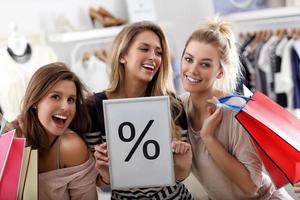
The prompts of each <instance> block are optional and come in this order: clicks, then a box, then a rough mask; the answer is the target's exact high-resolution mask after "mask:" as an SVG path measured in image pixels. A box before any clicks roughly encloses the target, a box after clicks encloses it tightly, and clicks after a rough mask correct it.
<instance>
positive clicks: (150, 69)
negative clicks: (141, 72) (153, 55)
mask: <svg viewBox="0 0 300 200" xmlns="http://www.w3.org/2000/svg"><path fill="white" fill-rule="evenodd" d="M142 68H143V69H146V70H147V71H151V72H153V71H154V69H155V65H153V64H148V63H145V64H142Z"/></svg>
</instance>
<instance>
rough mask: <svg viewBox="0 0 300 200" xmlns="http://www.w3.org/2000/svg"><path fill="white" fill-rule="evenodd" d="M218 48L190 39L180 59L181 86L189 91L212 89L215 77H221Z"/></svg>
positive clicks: (221, 70) (196, 91)
mask: <svg viewBox="0 0 300 200" xmlns="http://www.w3.org/2000/svg"><path fill="white" fill-rule="evenodd" d="M222 74H223V69H222V67H221V65H220V57H219V55H218V49H217V48H216V47H214V46H212V45H210V44H207V43H204V42H199V41H195V40H192V41H191V42H190V43H189V44H188V45H187V46H186V49H185V52H184V54H183V56H182V59H181V80H182V85H183V88H184V89H185V90H186V91H188V92H190V93H198V92H207V91H212V90H213V89H214V88H213V85H214V82H215V81H216V79H218V78H221V77H222Z"/></svg>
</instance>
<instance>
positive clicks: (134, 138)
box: [103, 96, 175, 189]
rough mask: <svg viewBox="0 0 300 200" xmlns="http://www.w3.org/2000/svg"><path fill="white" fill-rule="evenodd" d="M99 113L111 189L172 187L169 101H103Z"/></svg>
mask: <svg viewBox="0 0 300 200" xmlns="http://www.w3.org/2000/svg"><path fill="white" fill-rule="evenodd" d="M103 111H104V122H105V129H106V139H107V149H108V157H109V169H110V182H111V188H112V189H128V188H141V187H159V186H169V185H174V184H175V175H174V164H173V153H172V148H171V140H172V135H171V124H170V122H171V114H170V103H169V97H167V96H157V97H141V98H128V99H113V100H104V101H103ZM133 133H134V134H133ZM142 135H143V136H142ZM134 146H135V147H136V148H135V149H134ZM126 159H127V160H126Z"/></svg>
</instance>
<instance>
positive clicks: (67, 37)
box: [48, 26, 124, 43]
mask: <svg viewBox="0 0 300 200" xmlns="http://www.w3.org/2000/svg"><path fill="white" fill-rule="evenodd" d="M123 27H124V26H115V27H109V28H99V29H93V30H87V31H78V32H68V33H53V34H49V35H48V41H49V42H57V43H66V42H77V41H82V40H91V39H104V38H111V37H115V36H116V35H117V34H118V33H119V32H120V31H121V29H122V28H123Z"/></svg>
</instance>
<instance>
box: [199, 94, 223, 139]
mask: <svg viewBox="0 0 300 200" xmlns="http://www.w3.org/2000/svg"><path fill="white" fill-rule="evenodd" d="M207 102H208V103H209V104H208V106H207V118H206V119H205V120H204V122H203V125H202V128H201V131H200V134H201V138H202V139H203V140H205V139H207V138H211V137H214V133H215V129H216V128H217V126H218V125H219V123H220V122H221V120H222V116H223V112H222V109H221V108H219V107H216V105H215V104H216V103H217V102H218V99H217V98H216V97H213V98H212V99H209V100H208V101H207Z"/></svg>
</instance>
